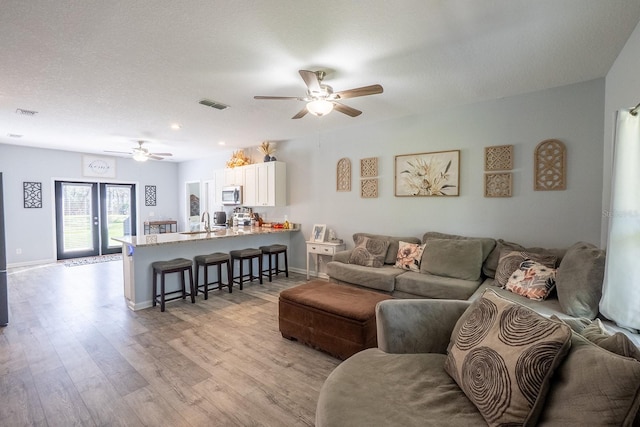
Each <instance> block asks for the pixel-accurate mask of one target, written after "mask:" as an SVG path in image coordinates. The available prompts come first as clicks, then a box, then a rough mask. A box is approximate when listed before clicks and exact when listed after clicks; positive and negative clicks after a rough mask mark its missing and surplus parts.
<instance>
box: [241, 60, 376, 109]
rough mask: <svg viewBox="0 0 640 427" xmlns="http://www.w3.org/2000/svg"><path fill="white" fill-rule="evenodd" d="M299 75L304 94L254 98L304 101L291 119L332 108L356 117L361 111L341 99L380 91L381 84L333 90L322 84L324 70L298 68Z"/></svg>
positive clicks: (258, 97) (257, 97)
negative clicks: (304, 104) (343, 102)
mask: <svg viewBox="0 0 640 427" xmlns="http://www.w3.org/2000/svg"><path fill="white" fill-rule="evenodd" d="M299 72H300V76H301V77H302V80H304V83H305V84H306V85H307V95H306V96H254V97H253V98H254V99H278V100H296V101H304V102H306V103H307V105H306V106H305V107H304V108H303V109H302V110H300V112H299V113H298V114H296V115H295V116H293V117H292V119H300V118H302V117H304V116H305V115H306V114H307V113H311V114H313V115H315V116H324V115H327V114H329V113H330V112H331V111H332V110H334V109H335V110H337V111H339V112H341V113H343V114H346V115H347V116H351V117H356V116H359V115H360V114H362V111H360V110H356V109H355V108H352V107H349V106H347V105H345V104H342V103H341V102H338V101H341V100H343V99H347V98H355V97H358V96H367V95H375V94H378V93H382V86H380V85H370V86H363V87H359V88H355V89H347V90H342V91H340V92H334V91H333V88H332V87H331V86H329V85H327V84H323V83H322V80H323V79H324V77H325V75H326V73H325V72H324V71H308V70H300V71H299Z"/></svg>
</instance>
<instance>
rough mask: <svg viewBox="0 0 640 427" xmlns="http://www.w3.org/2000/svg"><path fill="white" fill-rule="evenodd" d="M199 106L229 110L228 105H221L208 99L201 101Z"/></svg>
mask: <svg viewBox="0 0 640 427" xmlns="http://www.w3.org/2000/svg"><path fill="white" fill-rule="evenodd" d="M200 104H202V105H206V106H207V107H212V108H215V109H216V110H226V109H227V108H229V106H228V105H226V104H223V103H221V102H216V101H212V100H210V99H201V100H200Z"/></svg>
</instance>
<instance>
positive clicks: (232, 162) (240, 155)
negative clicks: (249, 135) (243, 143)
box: [227, 150, 251, 168]
mask: <svg viewBox="0 0 640 427" xmlns="http://www.w3.org/2000/svg"><path fill="white" fill-rule="evenodd" d="M250 164H251V159H249V158H248V157H247V156H246V155H245V154H244V150H237V151H234V152H233V154H232V155H231V158H230V159H229V160H227V167H228V168H237V167H238V166H244V165H250Z"/></svg>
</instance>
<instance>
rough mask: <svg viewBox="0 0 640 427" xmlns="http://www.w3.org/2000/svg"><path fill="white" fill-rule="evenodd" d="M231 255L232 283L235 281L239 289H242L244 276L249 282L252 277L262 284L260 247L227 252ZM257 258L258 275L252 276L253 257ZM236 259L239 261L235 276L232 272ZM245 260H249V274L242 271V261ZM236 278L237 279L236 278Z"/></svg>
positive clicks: (251, 280)
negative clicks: (238, 271) (238, 268)
mask: <svg viewBox="0 0 640 427" xmlns="http://www.w3.org/2000/svg"><path fill="white" fill-rule="evenodd" d="M229 254H230V255H231V277H232V278H233V279H232V281H233V283H237V284H239V285H240V290H242V282H243V281H244V279H245V277H246V278H248V279H249V281H250V282H253V279H258V280H260V284H261V285H262V251H261V250H260V249H254V248H248V249H238V250H235V251H231V252H229ZM254 258H258V275H257V276H254V274H253V259H254ZM236 260H238V261H239V263H240V275H239V276H236V275H235V274H234V272H233V271H234V269H235V265H236V263H235V261H236ZM245 260H248V261H249V274H244V271H243V262H244V261H245ZM236 279H238V280H236Z"/></svg>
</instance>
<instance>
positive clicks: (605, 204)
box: [601, 23, 640, 247]
mask: <svg viewBox="0 0 640 427" xmlns="http://www.w3.org/2000/svg"><path fill="white" fill-rule="evenodd" d="M638 70H640V23H638V25H637V26H636V29H635V30H634V31H633V33H632V34H631V37H629V40H627V43H626V44H625V46H624V48H623V49H622V51H620V54H619V55H618V57H617V58H616V61H615V62H614V63H613V65H612V66H611V69H610V70H609V72H608V73H607V77H606V89H605V101H604V152H603V179H602V181H603V192H602V210H603V212H605V211H608V210H609V207H610V204H611V167H612V162H613V160H612V159H613V157H612V155H613V137H614V136H613V135H614V131H615V125H614V124H615V112H616V111H617V110H619V109H624V108H631V107H634V106H636V105H637V104H638V103H639V102H640V73H639V72H638ZM608 225H609V221H608V218H607V216H606V215H603V216H602V236H601V245H602V246H603V247H604V246H606V243H607V230H608Z"/></svg>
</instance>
